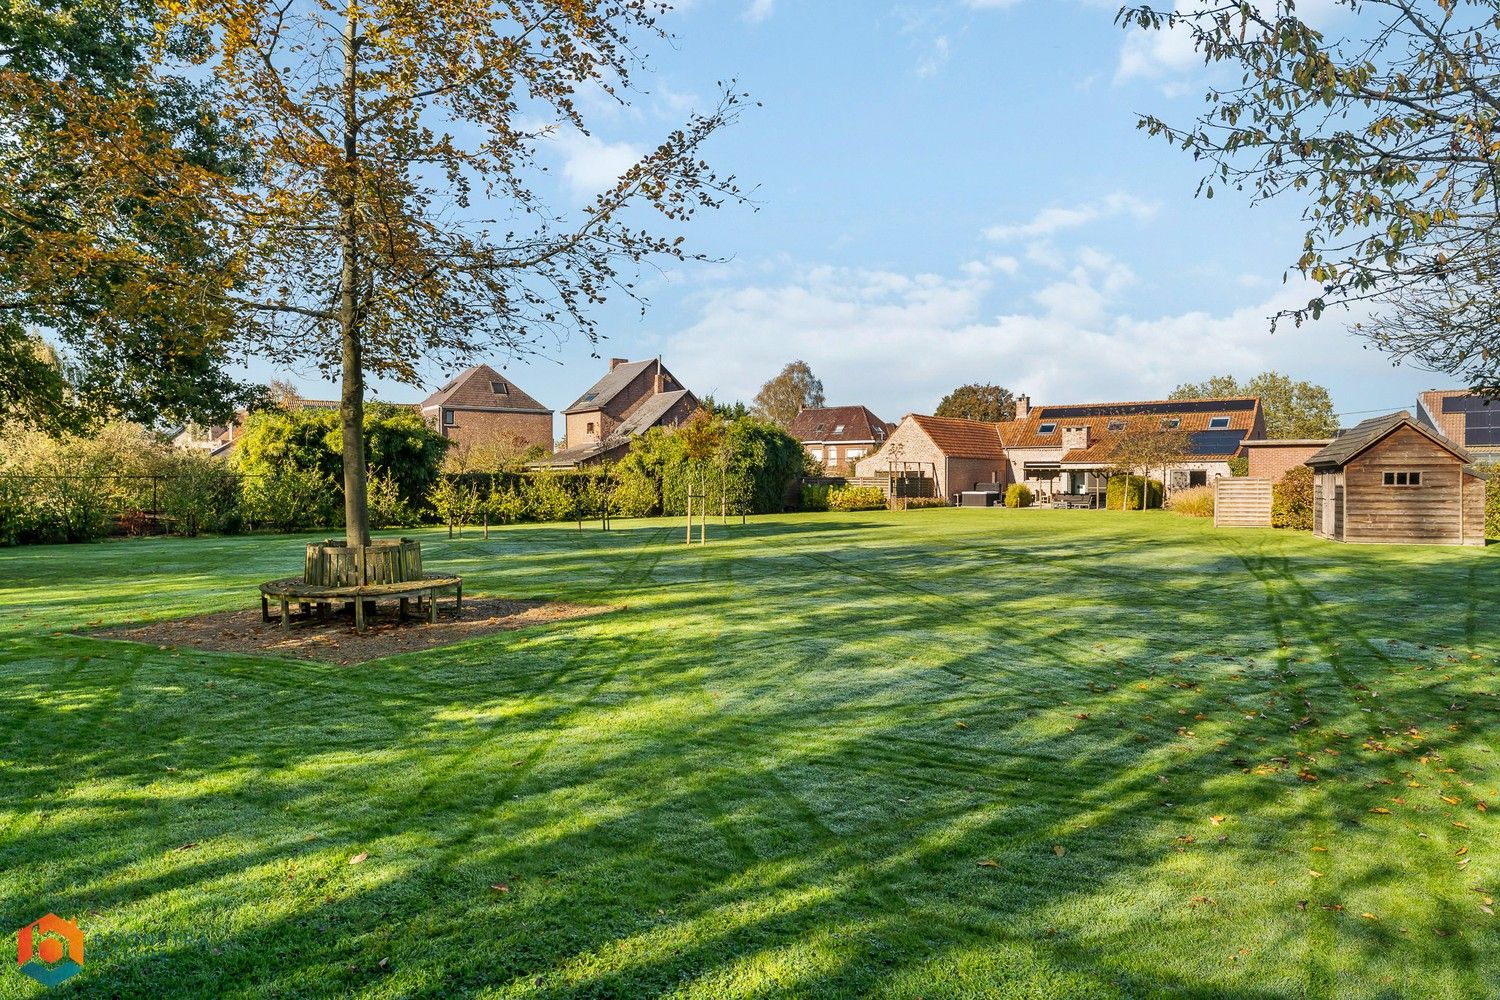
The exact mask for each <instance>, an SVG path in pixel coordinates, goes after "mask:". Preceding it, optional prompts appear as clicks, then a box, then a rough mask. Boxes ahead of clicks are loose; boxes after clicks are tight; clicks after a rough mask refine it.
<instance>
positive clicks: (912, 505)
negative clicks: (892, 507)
mask: <svg viewBox="0 0 1500 1000" xmlns="http://www.w3.org/2000/svg"><path fill="white" fill-rule="evenodd" d="M898 502H899V503H900V505H901V509H902V510H927V509H929V508H932V507H947V506H948V501H946V500H944V499H943V498H942V497H906V498H904V499H902V500H900V501H898Z"/></svg>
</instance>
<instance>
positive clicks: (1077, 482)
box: [856, 395, 1265, 504]
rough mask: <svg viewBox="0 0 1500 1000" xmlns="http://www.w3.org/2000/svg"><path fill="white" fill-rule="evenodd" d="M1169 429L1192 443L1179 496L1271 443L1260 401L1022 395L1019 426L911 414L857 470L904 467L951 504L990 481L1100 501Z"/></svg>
mask: <svg viewBox="0 0 1500 1000" xmlns="http://www.w3.org/2000/svg"><path fill="white" fill-rule="evenodd" d="M1162 430H1166V431H1180V432H1181V433H1182V435H1183V438H1184V442H1185V444H1184V451H1183V452H1182V453H1180V454H1178V455H1176V456H1173V457H1172V458H1171V460H1170V461H1169V462H1168V463H1167V465H1168V469H1167V473H1166V474H1167V483H1166V486H1167V488H1168V489H1169V490H1173V489H1183V488H1186V487H1189V486H1206V485H1208V484H1210V483H1212V482H1213V481H1214V480H1215V479H1217V478H1219V477H1221V476H1228V475H1231V471H1230V468H1229V460H1230V459H1232V458H1234V457H1235V456H1236V454H1238V453H1239V451H1240V448H1241V445H1242V444H1243V443H1244V442H1245V441H1246V440H1249V439H1254V438H1262V437H1264V436H1265V420H1264V418H1263V416H1262V414H1261V409H1260V400H1259V399H1257V398H1255V397H1243V398H1241V397H1236V398H1224V399H1186V400H1147V401H1135V402H1119V403H1082V404H1066V405H1056V406H1054V405H1048V406H1033V405H1032V404H1031V399H1030V397H1028V396H1024V395H1023V396H1021V397H1019V398H1018V399H1017V400H1016V416H1015V419H1014V420H1008V421H1005V422H1003V423H998V424H990V423H981V422H978V421H972V420H953V419H946V418H940V417H923V416H915V415H911V416H908V417H906V418H905V419H904V420H903V421H902V422H901V425H900V426H899V427H897V429H896V430H895V431H894V432H893V433H892V434H891V436H890V439H889V441H888V442H887V444H886V446H885V447H884V448H882V449H881V450H880V451H879V452H877V453H876V454H875V455H874V456H872V457H871V458H868V459H864V460H861V461H860V462H859V463H858V465H857V466H856V475H858V476H860V477H862V478H864V477H878V476H881V475H889V473H890V470H892V469H898V468H899V469H901V470H903V471H904V472H905V474H907V475H926V476H930V477H932V479H933V481H934V484H935V487H936V489H935V492H936V494H937V495H938V496H946V497H951V496H952V495H953V494H955V493H958V492H962V491H965V490H972V489H975V488H976V487H980V486H983V485H985V484H999V485H1000V486H1002V487H1004V486H1007V485H1009V484H1011V483H1024V484H1025V485H1026V486H1028V487H1030V488H1031V490H1032V492H1033V493H1035V494H1038V495H1039V496H1040V497H1041V498H1042V499H1043V500H1044V501H1045V500H1049V499H1068V500H1074V501H1079V502H1084V501H1087V502H1088V503H1089V504H1096V503H1098V502H1099V499H1100V498H1101V497H1102V496H1103V494H1104V492H1105V489H1106V485H1107V482H1108V479H1109V476H1110V475H1111V473H1112V472H1113V471H1114V470H1115V467H1116V465H1117V464H1118V460H1119V459H1118V453H1119V449H1120V448H1121V446H1122V445H1123V444H1125V443H1126V442H1127V441H1128V440H1129V439H1130V438H1131V437H1132V436H1138V435H1144V434H1148V433H1151V432H1154V431H1162ZM897 444H899V445H900V446H901V447H900V448H898V449H896V450H894V451H893V450H892V446H894V445H897ZM888 453H889V454H888ZM1137 471H1138V472H1139V471H1153V472H1157V474H1158V475H1160V472H1159V471H1158V470H1154V469H1153V470H1137Z"/></svg>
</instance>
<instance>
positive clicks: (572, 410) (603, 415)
mask: <svg viewBox="0 0 1500 1000" xmlns="http://www.w3.org/2000/svg"><path fill="white" fill-rule="evenodd" d="M699 405H700V404H699V402H698V397H697V396H695V395H693V393H692V392H691V391H689V390H688V389H686V388H684V387H683V385H682V383H681V382H679V381H678V380H677V377H676V376H675V375H673V374H672V373H671V372H670V371H668V370H667V369H666V367H665V366H664V365H663V364H662V363H661V359H660V358H654V359H652V360H649V361H627V360H626V359H624V358H611V359H610V362H609V371H607V372H606V373H605V374H604V377H603V378H601V379H600V380H599V381H597V382H595V383H594V384H593V385H592V386H590V387H589V388H588V390H587V391H585V392H584V393H583V395H581V396H579V397H578V399H577V400H575V401H574V403H573V405H571V406H569V407H568V408H567V409H566V410H564V411H563V447H562V448H561V449H560V450H559V451H558V452H557V453H556V454H555V455H553V456H552V458H551V460H550V461H548V462H546V463H539V464H545V465H546V466H547V467H549V468H574V467H577V466H580V465H598V464H600V463H603V462H613V461H616V460H618V459H619V458H622V457H623V456H624V454H625V452H627V451H629V450H630V442H631V440H632V439H634V438H635V437H637V436H638V435H641V434H644V433H646V431H648V430H650V429H651V428H652V427H676V426H678V425H680V424H682V423H683V422H684V421H686V420H687V418H688V417H690V416H691V415H692V414H693V411H694V410H697V409H698V408H699Z"/></svg>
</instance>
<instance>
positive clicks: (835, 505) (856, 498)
mask: <svg viewBox="0 0 1500 1000" xmlns="http://www.w3.org/2000/svg"><path fill="white" fill-rule="evenodd" d="M885 508H886V502H885V491H884V490H882V489H881V488H880V487H879V486H835V487H834V488H833V489H831V490H829V491H828V509H829V510H885Z"/></svg>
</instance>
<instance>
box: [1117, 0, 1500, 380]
mask: <svg viewBox="0 0 1500 1000" xmlns="http://www.w3.org/2000/svg"><path fill="white" fill-rule="evenodd" d="M1178 6H1179V7H1180V6H1181V5H1178ZM1300 6H1302V5H1301V4H1297V3H1295V2H1294V0H1262V2H1257V3H1243V2H1239V0H1234V2H1231V0H1213V2H1207V3H1201V4H1194V5H1192V6H1191V7H1189V8H1188V9H1185V10H1175V9H1174V10H1167V9H1157V8H1154V7H1152V6H1150V5H1137V6H1129V7H1126V8H1124V9H1122V10H1121V11H1120V14H1119V20H1120V21H1121V22H1122V23H1123V24H1126V25H1129V26H1135V27H1141V28H1144V29H1147V30H1176V31H1183V32H1186V33H1187V35H1188V36H1189V37H1190V38H1191V40H1192V42H1193V44H1194V45H1195V46H1196V47H1197V49H1198V51H1199V52H1200V53H1201V54H1202V55H1203V58H1204V60H1205V62H1207V63H1208V64H1210V65H1211V66H1212V65H1216V64H1218V65H1224V66H1226V67H1227V68H1228V69H1230V70H1231V71H1234V72H1233V78H1234V79H1235V80H1236V81H1238V82H1236V83H1233V84H1230V85H1227V86H1214V87H1211V88H1210V89H1209V91H1208V98H1207V104H1208V107H1207V109H1206V110H1205V111H1204V113H1203V114H1202V116H1201V117H1200V118H1199V119H1198V120H1197V121H1196V122H1195V123H1193V124H1192V125H1189V126H1186V127H1178V126H1173V125H1169V124H1168V123H1166V122H1164V121H1162V120H1161V119H1159V118H1156V117H1154V116H1145V117H1143V118H1141V120H1140V127H1142V128H1144V129H1146V130H1147V131H1148V132H1149V133H1151V134H1152V135H1156V136H1160V137H1162V138H1164V139H1166V140H1168V141H1169V142H1171V143H1172V144H1174V145H1177V146H1180V147H1182V148H1183V149H1184V150H1186V151H1187V152H1189V153H1191V154H1192V155H1193V157H1194V158H1195V159H1199V160H1203V161H1204V162H1206V163H1207V164H1208V166H1209V172H1208V174H1207V176H1205V178H1204V179H1203V181H1202V182H1201V184H1200V188H1199V189H1200V191H1201V192H1203V193H1204V194H1206V195H1208V196H1209V197H1212V196H1213V194H1214V190H1215V186H1216V185H1217V186H1221V187H1231V188H1234V189H1236V190H1245V189H1248V191H1249V192H1250V194H1251V196H1252V198H1253V199H1254V200H1257V201H1259V200H1264V199H1270V198H1276V197H1283V196H1284V197H1287V198H1290V199H1292V200H1300V201H1302V202H1303V204H1304V205H1305V209H1304V214H1303V218H1304V221H1305V223H1306V233H1305V237H1304V241H1303V246H1302V249H1301V255H1300V257H1298V258H1297V260H1296V267H1297V269H1298V270H1300V271H1301V272H1302V273H1303V274H1304V275H1306V276H1308V277H1310V278H1311V279H1312V280H1313V281H1316V282H1318V283H1320V284H1321V285H1322V286H1323V287H1322V290H1321V292H1320V293H1319V294H1317V295H1316V296H1314V297H1313V298H1311V299H1310V300H1309V301H1308V302H1307V303H1306V304H1305V305H1303V306H1301V307H1299V308H1295V309H1290V310H1287V311H1286V312H1284V313H1282V314H1280V315H1279V316H1278V317H1277V318H1278V319H1279V318H1285V317H1290V318H1291V319H1293V320H1294V321H1295V322H1296V323H1298V324H1300V323H1301V322H1302V321H1303V320H1305V319H1309V318H1317V317H1318V316H1319V315H1321V313H1322V312H1323V310H1324V309H1325V308H1326V307H1328V306H1329V305H1332V304H1336V303H1344V304H1348V303H1352V302H1357V301H1361V300H1371V299H1373V300H1377V301H1379V302H1383V303H1386V304H1391V303H1397V305H1396V306H1395V308H1394V310H1393V311H1392V312H1390V313H1388V314H1387V315H1386V316H1385V317H1383V318H1378V319H1377V320H1376V321H1375V322H1374V323H1373V324H1371V325H1369V326H1367V327H1363V328H1361V329H1362V332H1364V333H1365V334H1366V335H1367V336H1369V337H1370V338H1371V339H1372V340H1373V342H1374V343H1375V344H1376V345H1378V346H1380V347H1381V348H1383V349H1385V350H1387V351H1390V352H1391V353H1392V354H1394V355H1395V356H1396V357H1397V358H1411V359H1414V360H1416V361H1418V362H1419V363H1422V364H1426V365H1428V366H1430V367H1433V368H1436V369H1438V370H1440V371H1444V372H1447V373H1449V374H1452V375H1454V376H1459V377H1462V378H1464V379H1465V380H1466V381H1467V382H1468V383H1469V384H1470V385H1471V386H1473V387H1474V388H1476V389H1481V390H1490V391H1497V390H1500V332H1497V331H1500V327H1497V326H1495V325H1494V324H1492V323H1487V322H1484V320H1485V318H1486V313H1487V311H1488V309H1489V308H1490V304H1491V303H1493V302H1495V301H1496V300H1497V298H1500V294H1497V293H1500V229H1497V226H1496V218H1497V214H1500V200H1497V199H1500V192H1497V185H1496V180H1495V179H1496V176H1497V168H1500V19H1497V17H1496V8H1495V4H1494V3H1492V2H1488V0H1484V2H1478V0H1438V2H1436V3H1434V2H1431V0H1330V3H1329V4H1326V5H1324V6H1325V7H1329V6H1331V7H1332V8H1334V10H1333V11H1332V12H1328V11H1326V10H1325V11H1324V16H1325V17H1328V18H1332V17H1333V16H1334V15H1340V16H1341V20H1342V24H1346V25H1347V26H1348V27H1347V29H1344V28H1343V27H1342V25H1341V33H1340V34H1338V35H1325V34H1324V33H1323V32H1321V31H1319V30H1317V28H1316V27H1315V26H1314V25H1313V24H1311V23H1309V22H1308V21H1307V20H1305V19H1304V18H1303V17H1302V16H1300V15H1299V13H1298V8H1299V7H1300ZM1163 7H1165V5H1163ZM1407 302H1416V303H1420V306H1419V307H1418V308H1406V307H1404V306H1402V305H1400V303H1407Z"/></svg>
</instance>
